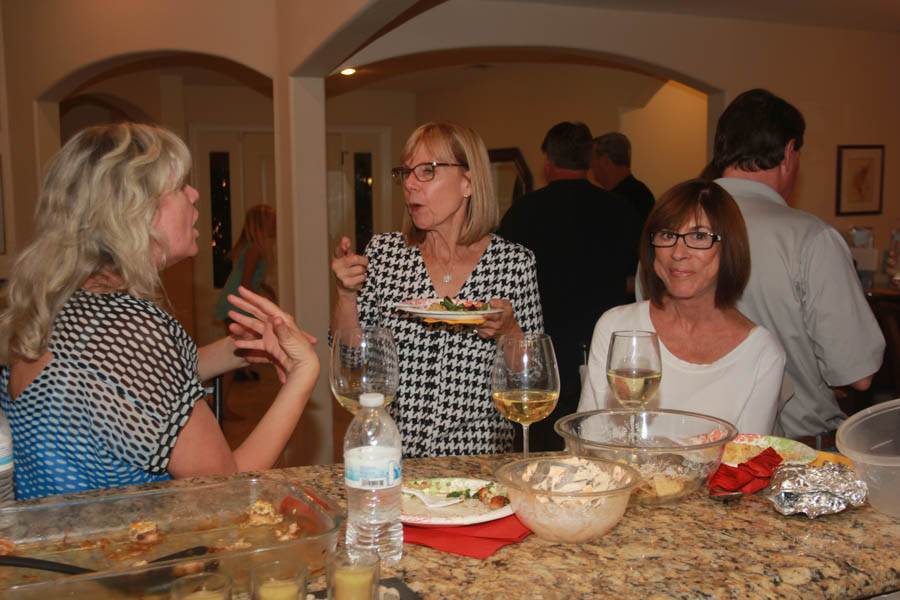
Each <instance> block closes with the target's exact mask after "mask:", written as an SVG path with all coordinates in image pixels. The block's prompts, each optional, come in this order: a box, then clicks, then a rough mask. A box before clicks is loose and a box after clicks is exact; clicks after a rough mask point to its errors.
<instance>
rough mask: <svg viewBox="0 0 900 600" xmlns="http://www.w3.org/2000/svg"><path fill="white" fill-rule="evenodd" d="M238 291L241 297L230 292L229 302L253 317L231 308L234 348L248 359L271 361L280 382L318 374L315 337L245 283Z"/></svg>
mask: <svg viewBox="0 0 900 600" xmlns="http://www.w3.org/2000/svg"><path fill="white" fill-rule="evenodd" d="M238 293H239V294H240V296H236V295H234V294H229V295H228V301H229V302H231V303H232V304H233V305H234V306H236V307H238V308H240V309H241V310H243V311H246V312H248V313H250V314H251V315H253V316H247V315H245V314H243V313H239V312H237V311H234V310H232V311H229V312H228V316H229V317H230V318H231V319H232V320H233V321H234V322H233V323H232V324H231V325H230V326H229V330H230V331H231V333H232V334H234V336H235V341H234V345H235V347H236V348H238V349H239V350H241V351H243V352H244V354H245V357H246V359H247V361H248V362H252V363H253V362H255V363H261V362H271V363H272V364H274V365H275V368H276V370H277V371H278V379H279V380H280V381H281V383H285V382H286V381H287V379H288V377H291V376H294V375H295V374H296V375H303V374H308V375H312V377H313V378H315V377H317V376H318V373H319V358H318V357H317V356H316V352H315V350H314V349H313V347H312V345H313V344H315V343H316V338H315V337H313V336H311V335H309V334H308V333H306V332H305V331H303V330H301V329H300V328H299V327H298V326H297V323H296V322H295V321H294V317H292V316H291V315H290V314H288V313H286V312H284V311H283V310H281V308H279V307H278V305H277V304H275V303H273V302H271V301H270V300H267V299H266V298H263V297H262V296H260V295H259V294H254V293H253V292H251V291H250V290H248V289H247V288H245V287H244V286H240V287H239V288H238Z"/></svg>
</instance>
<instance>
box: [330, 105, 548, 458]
mask: <svg viewBox="0 0 900 600" xmlns="http://www.w3.org/2000/svg"><path fill="white" fill-rule="evenodd" d="M401 160H402V162H403V166H401V167H397V168H395V169H394V171H393V174H394V180H395V181H396V182H397V183H398V184H399V185H402V186H403V193H404V195H405V197H406V214H405V215H404V220H403V231H402V232H397V233H387V234H381V235H376V236H375V237H374V238H372V241H371V242H370V243H369V245H368V247H367V248H366V252H365V255H364V256H362V255H358V254H354V253H352V252H351V251H350V240H349V239H347V238H343V239H342V240H341V242H340V243H339V244H338V246H337V247H336V248H335V251H334V258H333V260H332V263H331V268H332V271H333V272H334V274H335V276H336V278H337V295H336V298H337V300H336V303H335V306H334V310H333V312H332V318H331V328H332V331H334V330H336V329H338V328H342V327H358V326H360V325H363V326H373V325H377V326H381V327H388V328H390V329H391V331H392V332H393V334H394V339H395V341H396V344H397V351H398V354H399V358H400V381H399V388H398V390H397V395H396V397H395V401H394V402H393V403H392V404H390V405H389V407H388V409H389V410H390V411H391V413H392V415H393V416H394V418H395V419H396V420H397V424H398V426H399V428H400V433H401V435H402V437H403V452H404V455H405V456H435V455H452V454H476V453H494V452H508V451H510V450H512V443H513V428H512V424H511V423H510V422H509V421H508V420H506V419H505V418H503V417H502V416H501V415H500V413H499V412H498V411H497V409H496V408H494V404H493V401H492V400H491V394H490V371H491V364H492V361H493V355H494V349H495V342H494V339H495V338H497V337H499V336H501V335H503V334H505V333H511V332H517V331H523V330H524V331H530V332H542V331H543V319H542V317H541V303H540V298H539V295H538V287H537V277H536V270H535V259H534V254H532V253H531V251H530V250H527V249H526V248H525V247H523V246H520V245H518V244H514V243H512V242H508V241H506V240H504V239H503V238H501V237H499V236H497V235H493V234H491V232H492V231H493V230H494V229H496V228H497V222H498V218H499V217H498V212H499V209H498V207H497V202H496V199H495V198H494V192H493V186H492V184H491V173H490V162H489V159H488V154H487V150H486V149H485V146H484V142H483V141H482V140H481V138H480V137H479V136H478V134H477V133H475V131H473V130H472V129H469V128H468V127H464V126H462V125H457V124H455V123H428V124H426V125H422V126H421V127H419V128H418V129H416V130H415V131H414V132H413V134H412V135H411V136H410V138H409V139H408V140H407V142H406V146H405V148H404V150H403V156H402V157H401ZM444 296H450V297H451V298H453V297H458V298H462V299H467V300H480V301H490V303H491V305H492V306H494V307H499V308H502V309H503V312H502V313H497V314H488V315H485V322H484V323H482V324H481V325H478V326H477V329H476V330H475V332H474V333H473V332H472V330H471V328H470V327H466V326H463V325H446V324H428V323H425V322H423V321H421V320H419V319H411V318H408V317H407V316H405V315H403V314H402V313H400V312H399V311H397V310H396V308H395V306H396V304H397V303H399V302H404V301H406V300H410V299H413V298H443V297H444ZM476 334H477V335H476Z"/></svg>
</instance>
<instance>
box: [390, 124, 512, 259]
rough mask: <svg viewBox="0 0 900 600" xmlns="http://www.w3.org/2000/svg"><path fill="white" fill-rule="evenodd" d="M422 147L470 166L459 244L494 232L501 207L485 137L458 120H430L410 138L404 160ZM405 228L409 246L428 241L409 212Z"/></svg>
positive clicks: (445, 159) (437, 157)
mask: <svg viewBox="0 0 900 600" xmlns="http://www.w3.org/2000/svg"><path fill="white" fill-rule="evenodd" d="M420 146H424V147H425V148H427V149H428V150H429V152H431V153H432V154H434V157H435V160H437V161H439V162H448V163H462V164H465V165H467V170H466V177H467V178H468V180H469V184H470V185H471V186H472V196H471V197H470V198H469V203H468V207H467V209H466V222H465V224H464V225H463V230H462V235H460V238H459V243H460V244H474V243H475V242H477V241H478V240H480V239H481V238H483V237H484V236H486V235H487V234H489V233H490V232H492V231H494V230H495V229H496V228H497V225H498V223H499V221H500V208H499V207H498V206H497V199H496V198H495V197H494V186H493V184H492V182H491V161H490V159H489V158H488V152H487V148H486V147H485V145H484V141H482V139H481V136H479V135H478V134H477V133H476V132H475V130H473V129H470V128H469V127H466V126H464V125H459V124H457V123H448V122H443V123H426V124H424V125H421V126H419V128H418V129H416V130H415V131H413V133H412V135H411V136H409V139H408V140H406V146H404V148H403V155H402V156H401V157H400V160H401V161H402V162H404V163H406V162H407V161H408V160H409V159H411V158H412V157H413V156H415V154H416V151H417V150H418V149H419V147H420ZM413 177H415V175H413ZM402 231H403V239H404V240H405V241H406V244H407V245H410V246H412V245H414V244H419V243H421V242H423V241H424V240H425V232H424V231H423V230H421V229H419V228H418V227H416V226H415V224H414V223H413V222H412V219H411V218H410V216H409V213H406V214H405V215H403V227H402Z"/></svg>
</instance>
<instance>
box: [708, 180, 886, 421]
mask: <svg viewBox="0 0 900 600" xmlns="http://www.w3.org/2000/svg"><path fill="white" fill-rule="evenodd" d="M716 183H718V184H719V185H721V186H722V187H723V188H725V189H726V190H727V191H728V192H729V193H730V194H731V195H732V196H733V197H734V199H735V201H736V202H737V204H738V206H739V207H740V209H741V213H742V214H743V216H744V221H745V223H746V224H747V233H748V235H749V238H750V256H751V261H752V267H751V274H750V281H749V283H748V284H747V288H746V289H745V290H744V295H743V297H742V298H741V300H740V301H739V302H738V304H737V308H738V310H740V311H741V312H742V313H744V314H745V315H746V316H747V317H748V318H750V319H752V320H753V321H754V322H755V323H757V324H759V325H762V326H764V327H766V328H767V329H769V330H770V331H771V332H772V333H774V334H775V335H777V336H778V338H779V339H780V340H781V344H782V345H783V346H784V349H785V352H786V353H787V365H786V368H785V370H786V372H787V374H788V375H789V376H790V378H791V381H792V382H793V384H794V390H795V397H794V398H793V399H792V400H790V401H789V402H788V403H787V405H786V406H785V408H784V410H783V411H782V413H781V416H780V422H781V425H782V427H783V428H784V432H785V435H787V436H789V437H798V436H804V435H815V434H818V433H821V432H824V431H830V430H833V429H835V428H837V426H838V425H840V423H841V422H842V421H843V420H844V419H845V418H846V415H845V414H844V413H843V412H841V409H840V407H839V406H838V404H837V401H836V399H835V395H834V391H833V390H832V389H831V388H830V387H829V386H840V385H847V384H850V383H853V382H855V381H858V380H860V379H863V378H865V377H868V376H869V375H872V374H873V373H875V372H876V371H877V370H878V368H879V367H880V366H881V361H882V357H883V354H884V346H885V343H884V336H883V335H882V333H881V329H880V328H879V326H878V322H877V321H876V320H875V317H874V315H873V314H872V310H871V309H870V308H869V304H868V302H866V299H865V296H864V295H863V292H862V286H861V285H860V282H859V278H858V276H857V274H856V270H855V269H854V267H853V259H852V258H851V256H850V250H849V248H848V247H847V244H846V242H845V241H844V239H843V238H842V237H841V235H840V234H839V233H838V232H837V231H835V230H834V228H832V227H831V226H830V225H828V224H827V223H825V222H824V221H823V220H821V219H820V218H818V217H816V216H814V215H811V214H809V213H805V212H802V211H799V210H795V209H792V208H790V207H789V206H788V205H787V203H786V202H785V201H784V199H783V198H782V197H781V196H780V195H779V194H778V193H777V192H776V191H775V190H773V189H772V188H770V187H769V186H767V185H765V184H763V183H760V182H757V181H752V180H748V179H740V178H733V177H729V178H721V179H717V180H716Z"/></svg>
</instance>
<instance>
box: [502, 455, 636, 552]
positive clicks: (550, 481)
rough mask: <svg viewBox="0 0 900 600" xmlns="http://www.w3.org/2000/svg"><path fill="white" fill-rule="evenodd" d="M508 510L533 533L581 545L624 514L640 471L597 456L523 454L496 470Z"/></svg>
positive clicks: (600, 533) (600, 534)
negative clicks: (524, 457) (506, 496)
mask: <svg viewBox="0 0 900 600" xmlns="http://www.w3.org/2000/svg"><path fill="white" fill-rule="evenodd" d="M496 477H497V480H498V481H499V482H500V483H501V484H503V485H504V486H506V488H507V491H508V493H509V502H510V505H511V506H512V509H513V512H514V513H515V514H516V516H517V517H518V518H519V520H520V521H522V523H524V524H525V525H526V526H527V527H528V528H529V529H531V530H532V531H533V532H534V533H535V535H537V536H538V537H539V538H541V539H544V540H548V541H551V542H565V543H573V544H580V543H584V542H589V541H591V540H594V539H597V538H599V537H600V536H602V535H603V534H605V533H606V532H608V531H609V530H610V529H612V528H613V527H615V525H616V523H618V522H619V520H620V519H621V518H622V515H623V514H624V513H625V508H626V507H627V506H628V499H629V497H630V496H631V492H632V491H633V490H634V489H635V488H637V487H638V485H640V483H641V476H640V474H639V473H638V472H637V471H636V470H635V469H633V468H631V467H629V466H627V465H623V464H621V463H617V462H612V461H608V460H600V459H596V458H585V457H577V456H561V457H560V456H556V457H544V458H526V459H523V460H517V461H513V462H511V463H507V464H505V465H503V466H501V467H500V468H499V469H497V472H496Z"/></svg>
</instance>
